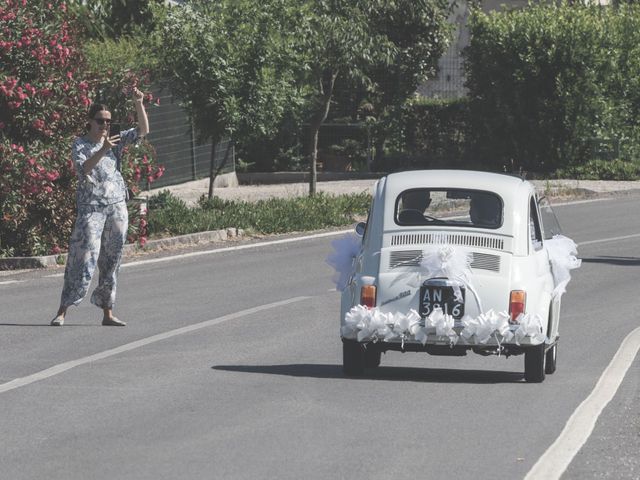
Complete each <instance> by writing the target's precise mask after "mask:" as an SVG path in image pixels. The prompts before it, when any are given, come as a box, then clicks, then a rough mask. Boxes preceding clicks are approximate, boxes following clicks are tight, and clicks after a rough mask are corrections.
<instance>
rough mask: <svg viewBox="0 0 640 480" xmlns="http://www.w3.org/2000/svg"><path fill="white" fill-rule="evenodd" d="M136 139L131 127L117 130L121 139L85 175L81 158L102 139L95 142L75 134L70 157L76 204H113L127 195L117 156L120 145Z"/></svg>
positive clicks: (85, 158) (119, 151)
mask: <svg viewBox="0 0 640 480" xmlns="http://www.w3.org/2000/svg"><path fill="white" fill-rule="evenodd" d="M137 140H138V130H137V129H135V128H130V129H129V130H123V131H122V132H120V143H118V145H117V146H115V147H113V148H112V149H111V150H109V151H108V152H107V153H106V155H105V156H104V157H102V159H100V161H99V162H98V164H97V165H96V166H95V167H93V169H92V170H91V172H90V173H89V174H88V175H87V174H85V173H84V168H83V165H84V162H86V161H87V159H89V158H91V157H92V156H93V154H94V153H95V152H97V151H98V150H100V148H101V147H102V143H103V142H99V143H94V142H92V141H91V140H89V139H88V138H87V137H78V138H76V140H75V142H73V148H72V152H71V158H72V159H73V164H74V165H75V168H76V174H77V175H78V179H79V183H78V190H77V193H76V200H77V202H78V205H95V206H103V205H112V204H114V203H118V202H122V201H124V200H126V198H127V187H126V185H125V183H124V179H123V178H122V175H121V174H120V170H119V168H118V167H119V165H118V163H119V160H118V159H120V158H121V157H122V149H123V148H124V147H125V146H126V145H128V144H131V143H134V142H136V141H137Z"/></svg>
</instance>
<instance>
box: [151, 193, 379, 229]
mask: <svg viewBox="0 0 640 480" xmlns="http://www.w3.org/2000/svg"><path fill="white" fill-rule="evenodd" d="M370 203H371V195H369V194H368V193H359V194H352V195H339V196H333V195H326V194H323V193H318V194H317V195H315V196H314V197H295V198H287V199H283V198H271V199H269V200H261V201H257V202H236V201H230V200H222V199H219V198H215V197H214V198H213V199H211V200H206V199H201V200H200V202H199V204H198V205H197V206H196V207H188V206H187V205H186V203H185V202H184V201H182V200H181V199H179V198H177V197H175V196H173V195H172V194H171V193H170V192H169V191H168V190H164V191H162V192H160V193H159V194H158V195H155V196H153V197H151V198H150V199H149V202H148V208H149V213H148V219H147V220H148V230H147V231H148V235H149V237H150V238H159V237H164V236H173V235H186V234H189V233H197V232H205V231H210V230H221V229H226V228H242V229H244V230H246V231H249V232H252V233H256V234H277V233H288V232H300V231H309V230H320V229H323V228H330V227H340V226H344V225H349V224H352V223H354V222H355V221H357V220H358V219H359V218H362V217H363V216H365V215H366V214H367V211H368V209H369V204H370Z"/></svg>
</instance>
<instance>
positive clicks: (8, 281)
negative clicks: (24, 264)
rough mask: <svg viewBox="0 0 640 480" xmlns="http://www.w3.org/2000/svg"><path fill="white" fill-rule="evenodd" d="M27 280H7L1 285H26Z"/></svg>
mask: <svg viewBox="0 0 640 480" xmlns="http://www.w3.org/2000/svg"><path fill="white" fill-rule="evenodd" d="M24 282H26V280H7V281H5V282H0V285H9V284H10V283H24Z"/></svg>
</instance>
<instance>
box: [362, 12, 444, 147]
mask: <svg viewBox="0 0 640 480" xmlns="http://www.w3.org/2000/svg"><path fill="white" fill-rule="evenodd" d="M450 11H451V5H450V4H449V1H448V0H388V1H383V2H380V3H379V4H378V6H377V8H375V9H374V10H373V14H372V17H371V19H370V23H371V29H372V30H374V31H377V32H380V34H382V35H384V36H385V37H386V38H387V39H388V40H389V42H391V44H392V45H393V46H394V52H395V54H394V55H393V58H392V59H391V61H390V62H389V64H387V65H374V66H373V67H372V68H370V69H369V70H368V71H367V74H368V76H369V78H370V79H371V81H372V87H371V88H370V89H369V92H368V95H367V99H368V100H369V101H370V102H371V104H372V106H373V113H374V115H376V117H377V120H378V122H377V125H378V128H377V130H378V132H377V134H376V155H378V156H380V155H382V154H383V146H384V142H385V139H386V134H385V132H387V131H389V130H390V129H389V123H390V122H391V121H393V118H394V117H397V116H398V115H399V114H400V113H401V110H402V106H403V105H405V104H406V102H407V100H408V99H409V98H411V97H412V96H413V95H414V94H415V92H416V90H417V88H418V86H419V85H420V84H422V83H423V82H424V81H426V80H427V79H429V78H433V77H435V75H436V71H437V65H438V60H439V59H440V57H441V56H442V55H443V54H444V52H445V50H446V48H447V45H448V42H449V40H450V37H451V33H452V31H453V24H451V23H450V22H449V21H448V16H449V14H450Z"/></svg>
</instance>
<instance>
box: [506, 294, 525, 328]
mask: <svg viewBox="0 0 640 480" xmlns="http://www.w3.org/2000/svg"><path fill="white" fill-rule="evenodd" d="M526 303H527V294H526V292H525V291H524V290H511V296H510V297H509V313H510V314H511V323H516V319H517V318H518V315H520V314H521V313H524V309H525V305H526Z"/></svg>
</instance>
